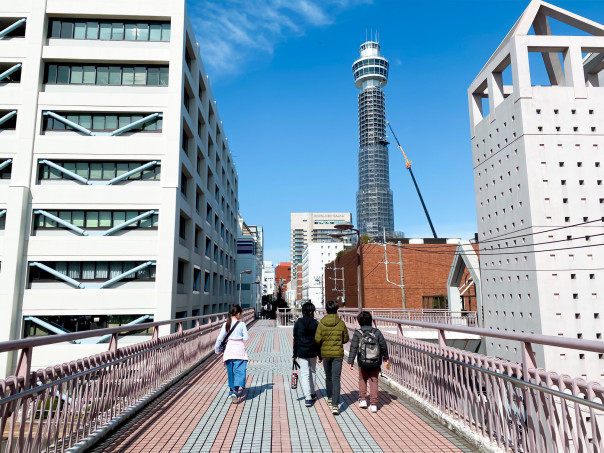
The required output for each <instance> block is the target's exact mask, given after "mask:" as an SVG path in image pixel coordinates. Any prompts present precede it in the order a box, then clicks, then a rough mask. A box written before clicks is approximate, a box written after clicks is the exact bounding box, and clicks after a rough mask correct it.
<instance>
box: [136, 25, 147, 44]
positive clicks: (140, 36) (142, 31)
mask: <svg viewBox="0 0 604 453" xmlns="http://www.w3.org/2000/svg"><path fill="white" fill-rule="evenodd" d="M137 27H138V32H137V34H136V39H137V41H149V24H137Z"/></svg>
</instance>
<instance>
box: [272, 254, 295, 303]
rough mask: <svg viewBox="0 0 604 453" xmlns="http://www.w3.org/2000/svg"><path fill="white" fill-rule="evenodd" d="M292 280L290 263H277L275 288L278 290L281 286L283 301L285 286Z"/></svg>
mask: <svg viewBox="0 0 604 453" xmlns="http://www.w3.org/2000/svg"><path fill="white" fill-rule="evenodd" d="M291 278H292V266H291V263H279V264H278V265H277V267H275V287H276V288H278V287H279V285H281V291H282V295H283V298H284V299H285V292H286V291H287V284H288V283H289V282H290V280H291Z"/></svg>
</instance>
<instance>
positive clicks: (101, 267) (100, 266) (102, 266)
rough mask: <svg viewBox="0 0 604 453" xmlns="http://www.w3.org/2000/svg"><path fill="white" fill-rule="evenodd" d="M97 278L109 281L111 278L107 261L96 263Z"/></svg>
mask: <svg viewBox="0 0 604 453" xmlns="http://www.w3.org/2000/svg"><path fill="white" fill-rule="evenodd" d="M95 275H96V278H102V279H107V278H108V276H109V264H108V263H107V261H99V262H97V263H96V273H95Z"/></svg>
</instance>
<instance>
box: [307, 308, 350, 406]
mask: <svg viewBox="0 0 604 453" xmlns="http://www.w3.org/2000/svg"><path fill="white" fill-rule="evenodd" d="M325 309H326V311H327V314H326V315H325V316H324V317H323V318H322V319H321V321H320V322H319V325H318V326H317V333H316V334H315V342H316V343H317V344H319V345H321V357H323V368H324V369H325V393H327V404H328V405H329V406H330V407H331V413H332V414H334V415H339V413H340V408H339V407H340V377H341V375H342V362H343V357H344V347H343V345H344V343H348V339H349V338H348V328H347V327H346V324H344V321H342V320H341V319H340V318H339V317H338V303H337V302H335V301H333V300H332V301H329V302H327V305H326V307H325Z"/></svg>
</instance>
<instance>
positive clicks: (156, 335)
mask: <svg viewBox="0 0 604 453" xmlns="http://www.w3.org/2000/svg"><path fill="white" fill-rule="evenodd" d="M158 338H159V326H155V327H153V336H152V337H151V339H152V340H157V339H158Z"/></svg>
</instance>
